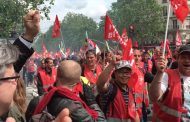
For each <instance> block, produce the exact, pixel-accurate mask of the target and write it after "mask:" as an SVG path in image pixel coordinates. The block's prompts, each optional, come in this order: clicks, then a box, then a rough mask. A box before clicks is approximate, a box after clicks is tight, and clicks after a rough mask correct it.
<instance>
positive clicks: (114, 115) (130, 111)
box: [107, 86, 136, 122]
mask: <svg viewBox="0 0 190 122" xmlns="http://www.w3.org/2000/svg"><path fill="white" fill-rule="evenodd" d="M116 87H117V93H116V96H115V97H114V100H113V102H111V104H109V108H108V113H107V121H108V122H109V121H110V122H117V121H119V122H121V121H127V120H129V119H131V120H134V119H135V118H136V108H135V100H134V90H133V89H131V88H129V101H128V105H126V103H125V101H124V98H123V96H122V93H121V91H120V89H119V87H118V86H116Z"/></svg>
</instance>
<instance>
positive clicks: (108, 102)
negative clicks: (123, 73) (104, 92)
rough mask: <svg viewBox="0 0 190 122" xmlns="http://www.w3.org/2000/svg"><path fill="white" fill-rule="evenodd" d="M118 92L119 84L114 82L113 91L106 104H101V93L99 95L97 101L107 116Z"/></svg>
mask: <svg viewBox="0 0 190 122" xmlns="http://www.w3.org/2000/svg"><path fill="white" fill-rule="evenodd" d="M116 94H117V86H116V85H115V84H113V92H112V94H111V95H110V97H109V98H108V99H107V101H106V102H105V105H104V106H102V105H101V95H100V94H98V95H97V97H96V102H97V104H98V105H99V106H100V108H101V110H102V111H103V113H104V115H105V116H106V115H107V112H108V108H109V105H110V104H111V103H112V102H113V101H114V98H115V96H116Z"/></svg>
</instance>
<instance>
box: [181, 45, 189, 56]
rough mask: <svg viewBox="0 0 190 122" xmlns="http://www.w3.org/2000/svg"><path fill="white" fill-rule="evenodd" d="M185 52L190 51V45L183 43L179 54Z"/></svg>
mask: <svg viewBox="0 0 190 122" xmlns="http://www.w3.org/2000/svg"><path fill="white" fill-rule="evenodd" d="M183 52H190V45H189V44H188V45H183V46H181V47H180V48H179V54H181V53H183Z"/></svg>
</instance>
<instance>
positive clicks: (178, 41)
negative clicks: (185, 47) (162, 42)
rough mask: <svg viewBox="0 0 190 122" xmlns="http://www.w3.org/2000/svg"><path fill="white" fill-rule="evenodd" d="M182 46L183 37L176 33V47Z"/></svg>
mask: <svg viewBox="0 0 190 122" xmlns="http://www.w3.org/2000/svg"><path fill="white" fill-rule="evenodd" d="M181 45H182V41H181V37H180V35H179V32H178V31H177V32H176V38H175V46H181Z"/></svg>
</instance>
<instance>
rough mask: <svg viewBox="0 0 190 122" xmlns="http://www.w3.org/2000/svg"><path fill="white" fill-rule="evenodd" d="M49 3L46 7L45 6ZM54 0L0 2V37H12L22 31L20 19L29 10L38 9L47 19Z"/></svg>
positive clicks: (6, 0)
mask: <svg viewBox="0 0 190 122" xmlns="http://www.w3.org/2000/svg"><path fill="white" fill-rule="evenodd" d="M45 2H46V4H47V3H48V2H49V4H48V5H45ZM53 2H54V0H0V37H4V38H7V37H13V36H14V35H15V34H16V33H21V32H22V31H23V30H22V28H23V25H22V18H23V16H24V15H25V14H26V12H27V11H28V10H30V9H38V10H39V11H40V12H41V14H42V15H43V17H47V18H48V13H49V12H50V7H51V5H53Z"/></svg>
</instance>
